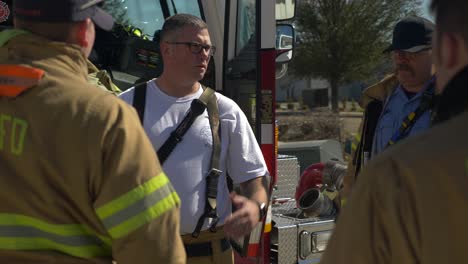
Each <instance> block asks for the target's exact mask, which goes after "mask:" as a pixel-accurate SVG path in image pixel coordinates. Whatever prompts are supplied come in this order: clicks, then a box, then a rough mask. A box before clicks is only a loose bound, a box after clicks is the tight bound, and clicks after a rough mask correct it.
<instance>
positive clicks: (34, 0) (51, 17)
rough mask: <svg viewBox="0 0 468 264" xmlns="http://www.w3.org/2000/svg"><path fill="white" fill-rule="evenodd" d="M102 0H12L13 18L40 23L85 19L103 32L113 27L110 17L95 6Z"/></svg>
mask: <svg viewBox="0 0 468 264" xmlns="http://www.w3.org/2000/svg"><path fill="white" fill-rule="evenodd" d="M103 1H104V0H14V1H13V13H14V15H15V17H18V18H21V19H25V20H33V21H42V22H79V21H83V20H85V19H86V18H91V20H92V21H93V22H94V23H95V24H96V25H97V26H98V27H100V28H102V29H104V30H111V29H112V26H113V25H114V20H113V19H112V16H110V15H109V14H107V13H106V12H105V11H104V10H102V9H101V8H99V7H98V6H97V4H99V3H101V2H103Z"/></svg>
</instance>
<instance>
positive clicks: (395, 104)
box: [372, 78, 434, 157]
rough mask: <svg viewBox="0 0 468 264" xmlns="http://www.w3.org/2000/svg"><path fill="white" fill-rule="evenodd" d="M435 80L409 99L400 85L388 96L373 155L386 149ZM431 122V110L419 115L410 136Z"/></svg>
mask: <svg viewBox="0 0 468 264" xmlns="http://www.w3.org/2000/svg"><path fill="white" fill-rule="evenodd" d="M433 82H434V78H432V79H431V80H430V81H428V83H427V84H426V87H425V88H424V89H423V90H422V91H420V92H419V93H417V94H416V95H414V96H413V97H412V98H410V99H408V96H407V95H406V93H405V92H404V90H403V87H402V86H401V85H398V87H397V88H396V89H395V91H393V93H392V95H390V96H389V97H388V98H387V100H386V102H385V104H384V107H383V111H382V114H381V115H380V118H379V121H378V123H377V127H376V129H375V134H374V142H373V144H372V157H375V155H377V154H378V153H380V152H382V151H383V150H385V148H386V147H387V144H388V142H389V141H390V139H391V138H392V136H393V135H394V134H395V133H396V131H397V130H398V129H399V128H400V127H401V124H402V123H403V120H404V119H405V118H406V117H408V115H409V114H410V113H411V112H413V111H415V110H416V108H418V106H419V105H420V104H421V99H422V96H423V93H424V92H425V91H426V89H428V88H429V87H430V86H431V84H432V83H433ZM432 89H433V88H432ZM430 124H431V111H430V110H428V111H426V112H425V113H424V114H422V115H421V117H419V119H418V120H417V121H416V123H415V124H414V125H413V127H412V128H411V129H410V131H409V133H407V135H408V137H409V136H412V135H415V134H418V133H420V132H422V131H424V130H426V129H428V128H429V126H430Z"/></svg>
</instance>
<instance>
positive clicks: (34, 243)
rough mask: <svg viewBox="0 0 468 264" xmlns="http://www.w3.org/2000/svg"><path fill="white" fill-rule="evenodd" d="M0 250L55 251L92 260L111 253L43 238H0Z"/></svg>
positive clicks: (96, 248)
mask: <svg viewBox="0 0 468 264" xmlns="http://www.w3.org/2000/svg"><path fill="white" fill-rule="evenodd" d="M0 248H1V249H5V250H57V251H60V252H63V253H66V254H69V255H71V256H76V257H82V258H92V257H104V256H111V251H110V250H107V249H104V248H102V247H99V246H91V245H90V246H76V247H74V246H66V245H63V244H60V243H56V242H54V241H51V240H49V239H45V238H38V237H34V238H18V237H14V238H12V237H8V238H4V237H2V238H0Z"/></svg>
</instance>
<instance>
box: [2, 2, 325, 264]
mask: <svg viewBox="0 0 468 264" xmlns="http://www.w3.org/2000/svg"><path fill="white" fill-rule="evenodd" d="M11 2H12V0H0V30H2V29H4V28H8V27H11V24H12V19H11V8H12V6H11ZM103 8H104V9H106V10H107V11H108V12H109V13H111V14H112V15H113V16H114V18H115V20H116V22H117V23H116V26H115V27H114V30H113V31H112V32H104V31H101V30H99V29H98V28H97V29H96V43H95V49H94V50H93V52H92V54H91V56H90V60H91V61H92V62H93V63H95V64H96V66H98V68H100V69H105V70H106V71H107V72H108V73H109V75H110V76H111V78H112V80H113V82H114V83H115V84H116V85H117V86H118V87H119V88H120V89H121V90H125V89H127V88H129V87H132V86H134V85H135V84H138V83H141V82H143V81H146V80H149V79H151V78H154V77H157V76H158V75H159V74H160V73H161V72H162V69H163V63H162V60H161V56H160V53H159V47H158V39H159V30H160V29H161V28H162V25H163V23H164V20H165V19H166V18H168V17H169V16H172V15H174V14H177V13H189V14H192V15H195V16H198V17H200V18H202V19H203V20H205V21H206V22H207V24H208V28H209V32H210V37H211V41H212V43H213V45H214V46H216V54H215V55H214V56H213V58H212V60H210V65H209V66H208V70H207V73H206V75H205V78H204V79H203V80H202V81H201V82H202V83H203V84H205V85H207V86H210V87H212V88H214V89H216V90H217V91H218V92H220V93H222V94H224V95H226V96H228V97H230V98H232V99H233V100H234V101H235V102H236V103H237V104H238V105H239V106H240V107H241V109H242V110H243V111H244V112H245V114H246V116H247V118H248V120H249V122H250V124H251V126H252V129H253V131H254V132H255V135H256V138H257V141H258V143H259V144H260V146H261V150H262V152H263V155H264V157H265V160H266V163H267V166H268V169H269V171H270V174H271V176H272V184H271V186H272V187H273V185H275V184H276V187H278V184H279V188H280V189H281V190H284V189H285V187H286V186H293V188H295V185H296V184H297V183H298V178H299V175H298V169H297V167H298V165H297V164H296V163H295V162H296V161H297V159H296V161H295V158H294V157H286V158H281V159H278V155H277V153H278V142H277V135H278V134H277V133H278V132H277V129H276V117H275V108H276V105H275V80H276V78H279V77H280V76H282V75H284V74H285V72H286V71H287V63H288V62H289V61H290V60H291V59H292V58H293V52H294V45H295V41H294V39H295V33H294V28H293V26H292V25H291V24H290V23H289V22H290V21H291V19H293V18H294V15H295V9H296V1H295V0H159V1H156V0H106V2H105V4H104V5H103ZM275 76H276V78H275ZM278 164H280V167H277V165H278ZM278 172H279V173H280V174H282V175H281V176H278ZM278 177H283V178H282V179H281V180H280V181H278ZM291 182H292V184H291ZM282 183H286V184H285V185H282ZM290 189H291V188H290ZM291 190H292V189H291ZM288 192H289V193H291V192H290V191H288ZM280 198H281V197H280ZM280 200H281V199H278V201H280ZM278 201H272V203H270V207H269V211H268V216H267V219H266V221H265V222H264V223H262V225H258V227H257V228H256V229H255V230H254V231H253V232H252V233H251V235H250V236H249V237H247V238H246V240H244V241H241V242H243V243H241V244H242V245H243V247H242V248H241V250H240V251H239V252H238V253H236V254H237V255H236V263H315V262H317V261H318V260H319V258H320V253H321V252H322V251H323V250H324V245H326V241H328V237H329V235H330V232H329V230H331V229H332V226H333V220H332V219H316V218H314V219H313V220H310V219H309V220H308V219H297V217H294V216H291V214H295V211H294V209H297V208H293V207H295V206H294V205H295V202H294V200H290V201H289V202H287V203H285V204H284V206H280V207H277V210H276V211H277V212H278V215H279V216H275V215H272V211H273V209H272V204H273V203H276V202H278ZM277 204H278V203H277ZM273 207H274V206H273ZM289 207H291V208H292V209H293V211H290V210H289V211H288V208H289ZM283 211H284V212H283ZM291 212H292V213H291ZM272 219H274V220H276V222H277V223H276V227H275V228H273V227H272ZM300 226H308V227H307V228H309V227H312V229H311V230H312V231H310V228H309V231H310V232H306V231H302V232H300V231H298V228H299V227H300ZM307 228H306V229H307ZM306 229H305V230H306ZM272 230H273V231H274V232H271V231H272ZM314 230H315V231H314ZM324 230H325V231H324ZM272 233H274V234H273V235H274V237H273V239H272ZM241 255H242V256H241Z"/></svg>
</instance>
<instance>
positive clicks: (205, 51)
mask: <svg viewBox="0 0 468 264" xmlns="http://www.w3.org/2000/svg"><path fill="white" fill-rule="evenodd" d="M210 53H211V50H210V49H204V48H202V49H201V51H200V55H201V57H202V58H204V59H209V58H210Z"/></svg>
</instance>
